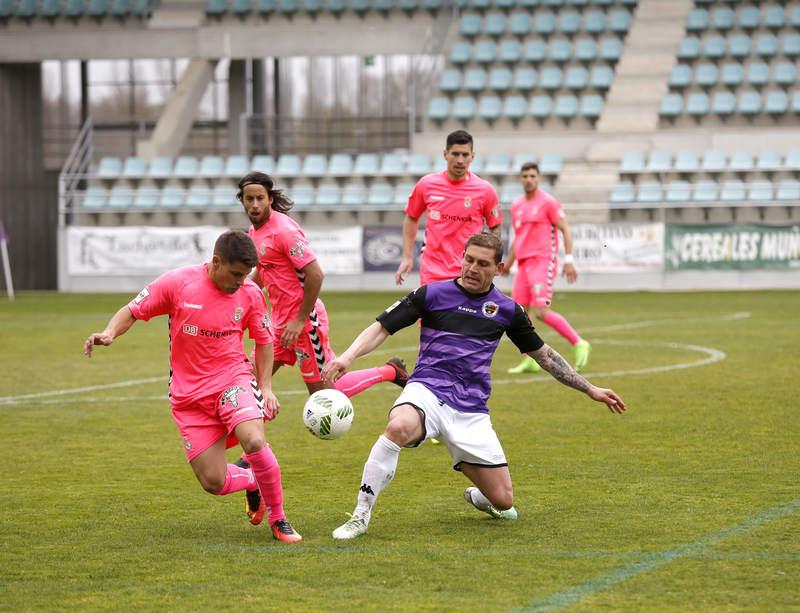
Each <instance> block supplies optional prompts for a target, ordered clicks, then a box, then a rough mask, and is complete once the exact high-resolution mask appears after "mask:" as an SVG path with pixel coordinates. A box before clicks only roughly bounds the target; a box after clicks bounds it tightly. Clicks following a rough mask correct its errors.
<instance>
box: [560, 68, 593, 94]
mask: <svg viewBox="0 0 800 613" xmlns="http://www.w3.org/2000/svg"><path fill="white" fill-rule="evenodd" d="M588 83H589V73H588V72H587V70H586V69H585V68H584V67H583V66H571V67H570V68H567V72H566V74H565V75H564V87H566V88H567V89H573V90H581V89H585V88H586V86H587V85H588Z"/></svg>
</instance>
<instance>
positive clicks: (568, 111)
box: [553, 95, 579, 120]
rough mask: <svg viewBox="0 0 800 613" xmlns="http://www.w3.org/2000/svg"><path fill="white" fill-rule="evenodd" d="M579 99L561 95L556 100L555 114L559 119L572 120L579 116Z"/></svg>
mask: <svg viewBox="0 0 800 613" xmlns="http://www.w3.org/2000/svg"><path fill="white" fill-rule="evenodd" d="M578 109H579V106H578V98H577V97H576V96H572V95H561V96H558V97H557V98H556V104H555V110H554V112H553V114H554V115H555V116H556V117H558V118H559V119H567V120H568V119H572V118H574V117H575V116H576V115H577V114H578Z"/></svg>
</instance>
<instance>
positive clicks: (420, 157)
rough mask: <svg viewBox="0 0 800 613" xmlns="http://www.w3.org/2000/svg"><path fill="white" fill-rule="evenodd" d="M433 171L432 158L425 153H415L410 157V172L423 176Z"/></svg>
mask: <svg viewBox="0 0 800 613" xmlns="http://www.w3.org/2000/svg"><path fill="white" fill-rule="evenodd" d="M432 171H433V165H432V164H431V159H430V158H429V157H428V156H427V155H425V154H424V153H414V154H412V155H411V157H410V158H409V159H408V174H410V175H411V176H422V175H426V174H428V173H429V172H432Z"/></svg>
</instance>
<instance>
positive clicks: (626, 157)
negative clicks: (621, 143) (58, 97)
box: [619, 151, 645, 174]
mask: <svg viewBox="0 0 800 613" xmlns="http://www.w3.org/2000/svg"><path fill="white" fill-rule="evenodd" d="M644 169H645V155H644V153H642V152H641V151H626V152H625V153H623V154H622V160H621V161H620V165H619V171H620V173H622V174H632V173H638V172H643V171H644Z"/></svg>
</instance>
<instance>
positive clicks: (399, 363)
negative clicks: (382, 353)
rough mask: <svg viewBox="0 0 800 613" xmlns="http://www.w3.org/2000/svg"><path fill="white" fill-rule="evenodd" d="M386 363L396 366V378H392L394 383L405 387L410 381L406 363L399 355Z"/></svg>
mask: <svg viewBox="0 0 800 613" xmlns="http://www.w3.org/2000/svg"><path fill="white" fill-rule="evenodd" d="M386 365H387V366H391V367H392V368H394V379H392V383H394V384H395V385H398V386H400V387H405V386H406V383H408V371H407V370H406V363H405V362H404V361H403V360H402V359H400V358H398V357H393V358H391V359H390V360H389V361H388V362H386Z"/></svg>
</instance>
